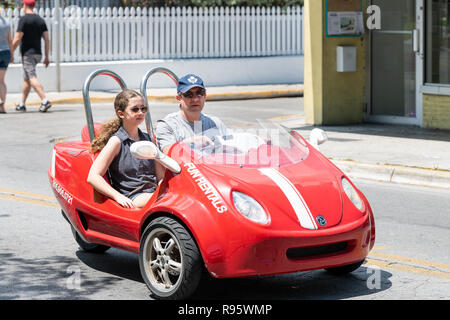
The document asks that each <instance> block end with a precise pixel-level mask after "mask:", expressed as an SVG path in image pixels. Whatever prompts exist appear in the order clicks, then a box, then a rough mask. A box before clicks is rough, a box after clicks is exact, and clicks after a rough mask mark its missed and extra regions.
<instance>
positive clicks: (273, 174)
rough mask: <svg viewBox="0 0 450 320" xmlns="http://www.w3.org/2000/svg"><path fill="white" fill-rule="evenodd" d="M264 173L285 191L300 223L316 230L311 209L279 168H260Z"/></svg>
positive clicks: (306, 227) (304, 226)
mask: <svg viewBox="0 0 450 320" xmlns="http://www.w3.org/2000/svg"><path fill="white" fill-rule="evenodd" d="M258 170H259V172H261V173H262V174H263V175H265V176H267V177H268V178H270V179H271V180H272V181H273V182H275V184H276V185H277V186H278V187H279V188H280V189H281V191H283V193H284V195H285V196H286V198H287V199H288V200H289V203H290V204H291V206H292V208H293V209H294V211H295V214H296V215H297V218H298V221H299V222H300V225H301V226H302V227H303V228H305V229H310V230H315V229H318V228H317V224H316V221H315V220H314V217H313V215H312V214H311V211H310V210H309V208H308V205H307V204H306V202H305V200H304V199H303V197H302V195H301V194H300V192H299V191H298V190H297V188H296V187H295V186H294V185H293V184H292V182H290V181H289V179H288V178H286V177H285V176H284V175H282V174H281V173H280V172H279V171H278V170H276V169H274V168H260V169H258Z"/></svg>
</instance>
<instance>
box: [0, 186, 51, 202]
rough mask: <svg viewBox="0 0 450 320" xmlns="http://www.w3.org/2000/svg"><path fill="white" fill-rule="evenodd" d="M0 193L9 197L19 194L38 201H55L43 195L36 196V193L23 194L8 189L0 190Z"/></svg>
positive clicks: (23, 192) (22, 192)
mask: <svg viewBox="0 0 450 320" xmlns="http://www.w3.org/2000/svg"><path fill="white" fill-rule="evenodd" d="M0 193H6V194H9V195H16V194H20V195H23V196H26V197H33V198H39V199H47V200H53V201H54V200H56V199H55V197H53V196H46V195H43V194H38V193H31V192H25V191H18V190H10V189H5V188H0Z"/></svg>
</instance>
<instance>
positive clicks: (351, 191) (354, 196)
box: [342, 178, 364, 211]
mask: <svg viewBox="0 0 450 320" xmlns="http://www.w3.org/2000/svg"><path fill="white" fill-rule="evenodd" d="M342 187H343V188H344V192H345V194H346V195H347V197H348V198H349V199H350V201H351V202H352V203H353V204H354V205H355V207H357V208H358V209H359V210H360V211H363V209H364V206H363V202H362V200H361V198H360V197H359V195H358V192H356V190H355V188H353V186H352V184H351V183H350V182H349V181H348V180H347V179H346V178H342Z"/></svg>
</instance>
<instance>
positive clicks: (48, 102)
mask: <svg viewBox="0 0 450 320" xmlns="http://www.w3.org/2000/svg"><path fill="white" fill-rule="evenodd" d="M51 106H52V104H51V102H50V101H47V102H46V103H45V104H44V103H43V104H41V107H40V108H39V112H47V110H48V109H50V107H51Z"/></svg>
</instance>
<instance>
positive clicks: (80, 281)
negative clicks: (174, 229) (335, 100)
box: [0, 98, 450, 301]
mask: <svg viewBox="0 0 450 320" xmlns="http://www.w3.org/2000/svg"><path fill="white" fill-rule="evenodd" d="M281 105H282V106H283V108H280V106H281ZM152 108H153V111H154V113H152V118H153V119H158V118H159V117H161V116H163V115H164V114H165V113H167V112H171V111H175V110H176V109H177V106H176V105H167V104H155V105H154V106H153V107H152ZM206 111H207V112H209V113H211V114H215V115H218V116H219V117H221V118H222V119H223V120H224V122H225V123H226V124H227V125H236V124H239V123H242V122H246V121H248V120H250V119H252V118H255V117H256V118H262V119H287V118H290V117H295V116H301V114H302V113H303V102H302V99H300V98H289V99H287V98H286V99H270V100H249V101H230V102H209V103H208V105H207V109H206ZM111 116H112V107H111V106H103V105H94V119H95V120H96V121H104V120H106V119H108V118H110V117H111ZM84 123H85V121H84V113H83V110H82V107H81V106H74V105H72V106H64V107H60V106H55V107H54V108H52V109H50V111H49V113H48V114H40V113H38V112H37V109H36V110H33V108H31V110H30V111H29V112H27V113H26V114H16V113H11V114H7V115H2V117H0V137H1V138H0V139H1V141H2V151H1V155H0V208H1V209H0V261H1V264H0V300H9V299H101V300H103V299H107V300H118V299H125V300H127V299H133V300H140V299H143V300H146V299H151V297H149V292H148V290H147V288H146V286H145V284H144V282H143V280H142V278H141V276H140V272H139V265H138V259H137V256H136V255H134V254H132V253H128V252H125V251H121V250H117V249H111V250H109V251H107V252H106V253H105V254H88V253H85V252H83V251H81V250H80V249H79V248H78V246H77V244H76V243H75V241H74V240H73V238H72V234H71V232H70V227H69V225H68V224H67V222H65V220H64V219H63V218H62V216H61V215H60V213H59V208H58V205H57V204H56V202H55V201H54V198H53V195H52V192H51V189H50V186H49V184H48V179H47V169H48V167H49V164H50V156H51V149H52V147H53V144H54V143H55V142H58V141H65V140H75V139H78V138H79V133H80V131H81V127H82V126H83V125H84ZM328 143H338V142H328ZM355 182H356V184H357V186H359V187H360V188H361V190H362V191H363V192H364V194H365V195H366V197H367V198H368V200H369V202H370V203H371V205H372V208H373V210H374V213H375V220H376V227H377V239H376V244H375V248H374V249H373V250H372V252H371V253H370V255H369V257H368V259H367V261H366V263H365V264H364V265H363V266H362V267H361V268H359V269H358V270H357V271H355V272H353V273H352V274H349V275H346V276H344V277H336V276H332V275H330V274H328V273H327V272H325V271H323V270H317V271H310V272H303V273H295V274H289V275H278V276H267V277H254V278H245V279H227V280H209V281H206V282H205V283H203V284H202V286H201V287H200V288H199V290H198V291H197V292H196V294H195V295H194V296H193V298H194V299H220V300H223V301H226V300H230V299H270V300H272V299H273V300H277V299H283V300H285V299H356V300H361V299H367V300H380V299H383V300H384V299H389V300H398V299H449V298H450V255H449V252H448V244H449V243H450V232H449V229H450V209H449V208H450V195H449V194H448V192H444V191H442V190H438V189H431V188H422V187H420V188H419V187H410V186H402V185H395V184H382V183H375V182H371V181H362V180H361V181H355Z"/></svg>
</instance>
